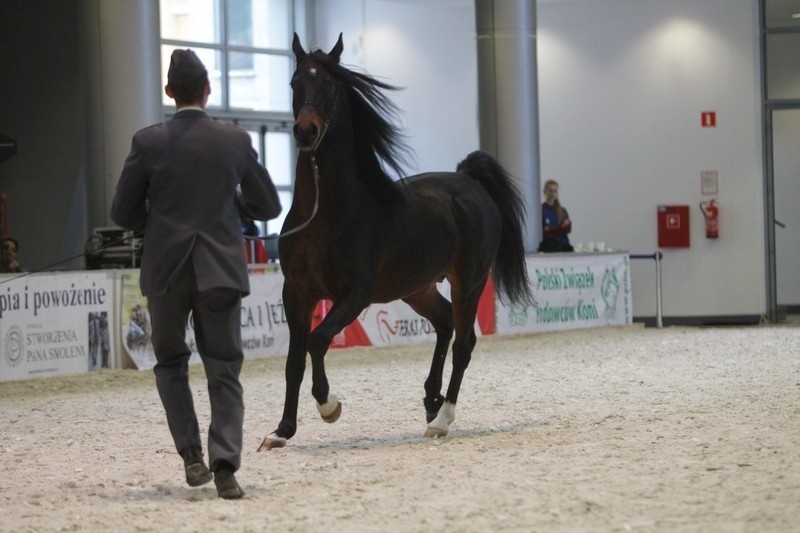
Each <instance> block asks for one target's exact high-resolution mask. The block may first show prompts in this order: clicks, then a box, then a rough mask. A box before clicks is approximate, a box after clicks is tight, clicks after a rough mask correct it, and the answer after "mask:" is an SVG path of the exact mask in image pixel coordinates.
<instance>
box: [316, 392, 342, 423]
mask: <svg viewBox="0 0 800 533" xmlns="http://www.w3.org/2000/svg"><path fill="white" fill-rule="evenodd" d="M338 408H339V399H338V398H337V397H336V396H334V395H333V394H330V393H328V401H326V402H325V403H318V404H317V411H318V412H319V415H320V416H321V417H322V418H323V419H328V418H330V417H331V415H333V413H334V412H335V411H336V410H337V409H338ZM337 418H338V417H337Z"/></svg>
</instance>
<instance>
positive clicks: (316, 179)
mask: <svg viewBox="0 0 800 533" xmlns="http://www.w3.org/2000/svg"><path fill="white" fill-rule="evenodd" d="M326 129H327V128H326ZM311 166H312V167H313V168H314V192H315V194H314V209H312V210H311V216H310V217H308V220H306V221H305V222H303V223H302V224H300V225H299V226H295V227H294V228H292V229H290V230H289V231H287V232H285V233H281V234H280V235H271V236H269V237H255V238H256V239H263V240H265V241H266V240H270V239H281V238H283V237H288V236H289V235H292V234H294V233H297V232H298V231H301V230H304V229H305V228H306V227H307V226H308V225H309V224H311V221H312V220H314V217H315V216H316V214H317V209H319V167H318V166H317V159H316V154H315V153H314V152H311Z"/></svg>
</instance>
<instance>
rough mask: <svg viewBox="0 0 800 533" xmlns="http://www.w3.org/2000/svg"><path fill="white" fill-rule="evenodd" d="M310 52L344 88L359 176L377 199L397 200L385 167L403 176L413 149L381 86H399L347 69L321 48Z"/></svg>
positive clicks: (392, 183)
mask: <svg viewBox="0 0 800 533" xmlns="http://www.w3.org/2000/svg"><path fill="white" fill-rule="evenodd" d="M310 56H312V57H313V58H314V60H316V61H317V62H319V63H320V64H321V65H322V66H323V67H324V68H325V69H326V70H327V71H328V72H329V73H330V74H331V76H333V77H334V78H335V79H336V80H338V81H341V82H342V83H343V84H344V86H345V88H346V94H347V98H348V99H349V101H350V108H351V111H352V118H353V130H354V132H353V135H354V144H355V146H354V149H355V152H356V156H355V158H356V168H357V174H358V176H357V177H358V179H359V180H360V181H361V182H362V183H363V184H364V186H366V187H367V188H368V189H369V190H370V191H371V192H372V193H373V195H375V196H376V198H377V199H378V200H380V201H383V202H387V203H394V202H396V201H398V200H399V199H400V197H401V190H400V188H398V187H397V185H396V184H395V182H394V180H393V179H392V177H391V176H390V175H389V174H388V173H387V172H386V170H385V167H388V168H389V169H391V170H392V171H393V172H394V173H395V174H396V175H397V176H398V177H400V176H402V175H403V165H404V164H405V163H406V162H407V160H408V158H409V156H410V155H411V153H412V152H411V149H410V148H409V147H408V145H407V144H405V139H404V136H403V134H402V132H401V131H400V129H399V128H398V127H397V126H396V125H395V122H397V121H398V119H399V114H400V113H399V109H398V107H397V106H396V105H395V104H394V102H392V101H391V100H390V99H389V98H388V97H387V96H386V95H385V94H384V93H383V92H382V90H392V91H394V90H398V89H399V88H398V87H395V86H393V85H389V84H387V83H384V82H382V81H379V80H377V79H375V78H373V77H371V76H369V75H367V74H364V73H361V72H354V71H352V70H349V69H348V68H346V67H344V66H342V65H341V64H339V63H338V62H335V61H333V60H331V59H330V58H329V57H328V55H327V54H326V53H324V52H322V51H321V50H315V51H314V52H312V53H311V54H310ZM381 163H382V164H381Z"/></svg>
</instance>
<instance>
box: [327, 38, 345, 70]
mask: <svg viewBox="0 0 800 533" xmlns="http://www.w3.org/2000/svg"><path fill="white" fill-rule="evenodd" d="M342 50H344V44H343V43H342V34H341V33H339V40H338V41H336V44H334V45H333V48H331V51H330V52H328V56H329V57H330V58H331V59H333V60H334V61H336V62H337V63H338V62H339V58H340V57H342Z"/></svg>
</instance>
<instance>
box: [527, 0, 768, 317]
mask: <svg viewBox="0 0 800 533" xmlns="http://www.w3.org/2000/svg"><path fill="white" fill-rule="evenodd" d="M538 16H539V31H538V36H539V47H538V51H539V95H540V106H541V107H540V115H539V116H540V120H541V124H540V132H541V133H540V135H541V154H542V155H541V157H542V161H541V168H542V175H541V176H542V181H544V180H546V179H551V178H552V179H556V180H558V181H559V182H560V184H561V196H562V200H563V202H564V204H565V205H566V206H567V208H568V209H569V211H570V214H571V216H572V218H573V228H574V230H573V235H572V240H573V241H574V242H584V243H585V242H588V241H605V242H606V244H607V245H608V246H612V247H614V248H622V249H627V250H630V251H631V252H636V253H652V252H653V251H654V250H656V248H657V242H658V240H657V219H656V208H657V206H658V205H659V204H688V205H689V206H690V218H691V248H688V249H665V250H664V256H665V257H664V263H663V276H664V277H663V287H664V314H665V315H666V316H698V315H701V316H707V315H752V314H756V315H759V314H761V313H763V312H765V310H766V296H765V295H766V285H765V279H766V274H765V269H766V267H765V259H764V257H765V251H764V215H763V203H764V200H763V178H762V175H763V171H762V154H761V135H760V129H761V122H760V121H761V118H760V107H759V106H760V92H759V83H758V79H759V67H758V65H759V62H758V26H757V20H758V19H757V2H756V1H755V0H693V1H687V0H670V1H665V0H637V1H636V2H631V1H629V0H603V1H602V2H598V1H571V2H558V3H545V4H540V6H539V12H538ZM704 110H714V111H716V113H717V127H716V128H702V127H701V123H700V113H701V111H704ZM703 170H716V171H717V172H718V173H719V195H718V198H719V203H720V205H721V207H720V226H721V229H720V238H719V239H718V240H708V239H706V238H705V237H704V229H703V218H702V213H701V212H700V209H699V207H698V203H699V202H700V201H701V200H704V199H708V197H704V196H702V195H701V187H700V173H701V172H702V171H703ZM653 270H654V268H653V265H652V263H645V262H637V263H635V264H634V265H633V268H632V274H633V276H632V278H633V279H632V283H633V295H634V313H635V314H636V315H638V316H642V315H652V314H653V310H654V309H655V289H654V281H653V280H654V278H653Z"/></svg>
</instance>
